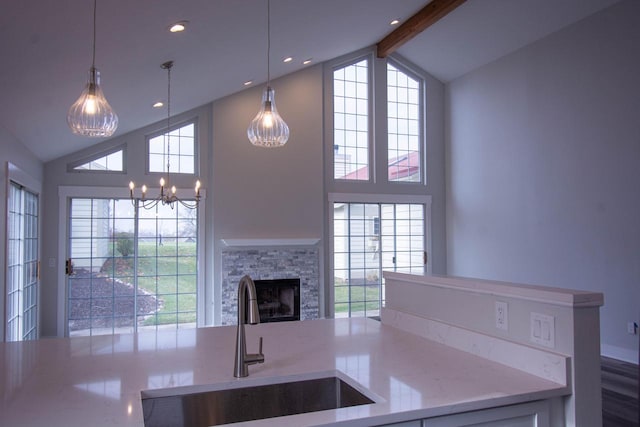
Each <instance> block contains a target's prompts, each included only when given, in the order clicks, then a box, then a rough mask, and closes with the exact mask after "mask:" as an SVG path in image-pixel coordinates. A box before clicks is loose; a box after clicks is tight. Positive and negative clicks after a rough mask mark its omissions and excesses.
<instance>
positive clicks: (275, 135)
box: [247, 0, 289, 148]
mask: <svg viewBox="0 0 640 427" xmlns="http://www.w3.org/2000/svg"><path fill="white" fill-rule="evenodd" d="M270 56H271V2H270V0H267V87H266V88H265V90H264V92H263V94H262V106H261V108H260V111H258V114H256V116H255V117H254V118H253V120H252V121H251V123H250V124H249V128H248V129H247V137H249V141H251V143H252V144H253V145H255V146H257V147H268V148H271V147H282V146H283V145H284V144H286V143H287V140H288V139H289V126H287V124H286V123H285V121H284V120H283V119H282V117H281V116H280V114H278V110H277V109H276V101H275V98H274V96H275V95H274V90H273V88H272V87H271V73H270V67H269V65H270V58H269V57H270Z"/></svg>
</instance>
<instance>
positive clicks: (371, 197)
mask: <svg viewBox="0 0 640 427" xmlns="http://www.w3.org/2000/svg"><path fill="white" fill-rule="evenodd" d="M327 200H328V202H329V203H328V209H327V211H328V218H329V221H328V222H329V227H328V229H329V255H330V256H329V257H328V258H329V259H328V260H327V264H328V266H329V268H328V270H327V271H328V272H333V267H334V266H333V252H334V242H333V232H334V230H333V219H334V218H333V204H334V203H340V202H344V203H413V204H423V205H424V210H425V212H424V227H425V230H424V232H425V242H424V244H425V250H426V252H427V260H428V261H427V266H426V271H425V274H427V275H429V274H431V271H432V270H431V264H432V263H431V259H432V257H431V251H432V243H431V242H432V239H431V201H432V197H431V196H430V195H421V196H416V195H411V194H367V193H329V194H328V197H327ZM325 286H328V287H329V289H328V291H329V292H328V297H329V299H328V301H330V302H331V304H329V306H328V307H325V310H327V314H328V317H331V318H333V317H334V316H335V307H334V305H335V301H334V297H335V295H334V286H335V283H334V278H333V274H329V277H328V278H327V280H325ZM324 293H325V294H326V290H325V292H324Z"/></svg>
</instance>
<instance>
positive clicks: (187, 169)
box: [148, 123, 196, 174]
mask: <svg viewBox="0 0 640 427" xmlns="http://www.w3.org/2000/svg"><path fill="white" fill-rule="evenodd" d="M195 144H196V141H195V123H188V124H186V125H184V126H181V127H178V128H176V129H173V130H171V131H170V132H168V133H162V134H160V135H156V136H153V137H150V138H149V140H148V150H149V152H148V156H149V157H148V159H149V166H148V169H149V170H148V171H149V172H159V173H162V172H166V171H167V164H169V165H170V170H171V173H182V174H194V173H195V165H196V151H195V146H196V145H195Z"/></svg>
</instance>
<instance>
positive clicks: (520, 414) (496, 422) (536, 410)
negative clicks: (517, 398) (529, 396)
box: [422, 400, 551, 427]
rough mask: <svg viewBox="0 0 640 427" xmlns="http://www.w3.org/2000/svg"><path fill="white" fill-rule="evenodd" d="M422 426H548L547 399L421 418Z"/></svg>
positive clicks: (548, 409)
mask: <svg viewBox="0 0 640 427" xmlns="http://www.w3.org/2000/svg"><path fill="white" fill-rule="evenodd" d="M422 426H423V427H550V426H551V424H550V407H549V402H548V401H542V400H541V401H537V402H530V403H523V404H520V405H513V406H503V407H500V408H492V409H485V410H482V411H473V412H464V413H461V414H455V415H446V416H443V417H437V418H429V419H426V420H423V424H422Z"/></svg>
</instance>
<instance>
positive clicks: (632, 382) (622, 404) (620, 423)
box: [602, 357, 640, 427]
mask: <svg viewBox="0 0 640 427" xmlns="http://www.w3.org/2000/svg"><path fill="white" fill-rule="evenodd" d="M602 424H603V426H604V427H638V426H640V421H639V412H638V365H635V364H631V363H626V362H621V361H619V360H616V359H610V358H608V357H603V358H602Z"/></svg>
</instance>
